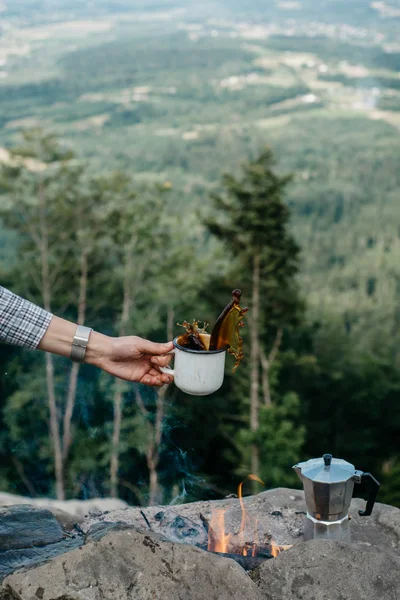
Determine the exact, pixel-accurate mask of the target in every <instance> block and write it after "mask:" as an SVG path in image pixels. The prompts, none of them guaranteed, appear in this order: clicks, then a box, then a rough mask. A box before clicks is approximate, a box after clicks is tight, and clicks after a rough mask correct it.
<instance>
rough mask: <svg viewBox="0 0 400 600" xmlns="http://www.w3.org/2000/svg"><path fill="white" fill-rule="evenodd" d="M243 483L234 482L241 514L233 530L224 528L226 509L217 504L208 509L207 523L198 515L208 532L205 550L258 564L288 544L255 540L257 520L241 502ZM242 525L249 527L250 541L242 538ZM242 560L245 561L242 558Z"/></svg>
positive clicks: (243, 530)
mask: <svg viewBox="0 0 400 600" xmlns="http://www.w3.org/2000/svg"><path fill="white" fill-rule="evenodd" d="M247 479H251V480H253V481H258V482H260V483H264V482H263V481H262V480H261V479H260V478H259V477H258V476H257V475H252V474H251V475H248V477H247ZM243 483H244V482H243V481H242V482H241V483H240V484H239V486H238V499H239V502H240V508H241V514H242V518H241V523H240V528H239V532H238V533H237V534H235V533H226V531H225V513H226V509H221V508H219V509H214V510H212V514H211V522H210V523H209V522H208V521H207V519H206V518H205V517H204V516H203V515H200V519H201V522H202V523H203V526H204V528H205V529H206V531H207V533H208V545H207V550H208V551H209V552H214V553H217V554H222V555H224V556H229V557H230V558H233V557H238V556H242V557H245V558H247V559H255V558H257V559H258V560H256V561H255V563H257V564H255V563H254V564H255V566H258V564H259V563H260V562H262V561H263V560H266V559H268V558H275V557H276V556H278V554H279V553H280V552H282V551H283V550H287V549H288V548H291V546H290V545H287V546H279V545H278V544H275V543H274V542H273V541H267V542H260V541H259V540H258V521H257V519H256V518H254V517H251V516H250V515H249V513H248V512H247V511H246V508H245V505H244V502H243V494H242V489H243ZM246 527H247V531H248V530H249V529H251V537H252V540H251V541H245V533H246ZM237 562H240V564H242V562H243V560H242V561H239V560H238V561H237ZM244 562H245V563H246V561H244ZM250 562H251V561H250ZM253 562H254V561H253ZM253 562H251V564H253ZM242 566H243V565H242ZM255 566H251V567H250V566H247V570H250V569H253V568H255Z"/></svg>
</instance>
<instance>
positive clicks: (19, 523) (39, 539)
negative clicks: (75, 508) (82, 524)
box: [0, 504, 83, 582]
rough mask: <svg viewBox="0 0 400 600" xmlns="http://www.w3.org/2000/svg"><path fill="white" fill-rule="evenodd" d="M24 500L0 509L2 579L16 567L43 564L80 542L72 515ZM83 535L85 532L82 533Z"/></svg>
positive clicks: (0, 573) (0, 567)
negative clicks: (19, 504)
mask: <svg viewBox="0 0 400 600" xmlns="http://www.w3.org/2000/svg"><path fill="white" fill-rule="evenodd" d="M57 515H58V517H56V516H55V515H54V514H53V513H52V512H51V511H49V510H47V509H44V508H36V507H32V506H28V505H26V504H23V505H22V506H18V505H17V506H8V507H6V508H1V509H0V582H1V580H2V578H3V577H5V576H6V575H7V574H9V573H12V572H13V571H15V569H19V568H22V567H28V566H33V565H36V564H40V563H42V562H44V561H45V560H48V559H50V558H52V557H54V556H57V555H58V554H63V553H64V552H68V551H69V550H71V549H72V548H75V547H76V546H77V545H78V544H79V543H82V542H81V541H80V540H79V532H77V531H76V532H75V533H73V531H74V525H73V524H72V523H71V516H70V515H69V514H68V513H63V512H62V511H57ZM81 537H83V536H81Z"/></svg>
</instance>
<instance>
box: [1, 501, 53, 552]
mask: <svg viewBox="0 0 400 600" xmlns="http://www.w3.org/2000/svg"><path fill="white" fill-rule="evenodd" d="M62 539H63V530H62V528H61V525H60V523H59V522H58V521H57V519H56V518H55V517H54V515H53V514H52V513H51V512H50V511H49V510H46V509H44V508H36V509H33V510H32V509H31V508H29V507H27V506H24V505H22V506H10V507H8V508H1V509H0V549H1V550H12V549H14V548H29V547H31V546H46V544H53V543H54V542H59V541H60V540H62Z"/></svg>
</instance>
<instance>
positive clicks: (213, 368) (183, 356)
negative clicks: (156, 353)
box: [158, 334, 228, 396]
mask: <svg viewBox="0 0 400 600" xmlns="http://www.w3.org/2000/svg"><path fill="white" fill-rule="evenodd" d="M202 337H203V339H204V338H205V337H208V338H209V337H210V336H209V335H208V334H207V335H205V334H202ZM177 339H178V338H177V337H176V338H175V339H174V341H173V344H174V346H175V348H174V349H173V350H171V354H174V355H175V359H174V360H175V365H174V369H171V368H170V367H158V368H159V369H160V371H161V372H162V373H166V374H167V375H172V376H173V378H174V383H175V385H176V387H178V388H179V389H180V390H182V392H185V393H186V394H191V395H192V396H208V395H209V394H212V393H213V392H216V391H217V390H219V388H220V387H221V385H222V383H223V381H224V370H225V357H226V351H227V349H228V346H226V347H225V348H222V349H221V350H190V349H189V348H184V347H183V346H180V345H179V344H178V343H177Z"/></svg>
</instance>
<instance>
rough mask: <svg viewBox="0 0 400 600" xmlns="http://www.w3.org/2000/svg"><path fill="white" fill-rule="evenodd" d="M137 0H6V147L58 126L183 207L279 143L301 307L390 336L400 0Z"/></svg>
mask: <svg viewBox="0 0 400 600" xmlns="http://www.w3.org/2000/svg"><path fill="white" fill-rule="evenodd" d="M131 4H132V3H131V2H128V1H122V0H121V1H119V2H106V1H98V2H96V3H89V2H88V3H82V2H78V1H75V2H69V3H68V7H67V8H65V3H63V2H61V1H56V0H54V1H53V2H44V1H43V2H42V1H40V0H36V1H35V0H31V1H28V0H24V1H22V0H21V1H15V0H13V2H11V0H9V1H6V2H2V3H1V6H2V8H3V13H2V20H1V24H0V31H1V37H0V126H1V130H0V144H1V145H3V146H4V145H8V144H11V143H13V142H14V141H15V139H16V137H17V135H18V132H19V131H20V130H21V129H23V128H30V127H36V126H40V127H44V128H46V129H50V130H52V131H54V132H56V133H57V134H59V135H60V136H61V137H62V138H63V139H64V140H65V141H66V142H67V143H69V144H70V145H71V146H73V147H74V148H75V149H76V150H77V152H78V153H80V154H81V155H82V156H84V157H87V158H88V159H90V161H91V163H92V164H93V168H94V169H98V170H100V169H108V168H114V167H122V168H125V169H127V170H129V171H131V172H132V173H134V174H137V176H138V177H140V178H142V179H149V180H154V179H158V178H161V179H163V180H164V179H168V180H171V181H172V182H173V184H174V190H175V191H174V197H173V198H174V201H175V202H179V203H180V205H181V206H182V210H189V211H192V210H193V209H195V208H196V207H197V206H198V205H199V204H200V203H203V202H204V200H205V199H207V197H208V194H209V191H210V189H212V188H213V187H215V186H217V185H218V182H219V180H220V176H221V173H222V172H223V171H235V170H237V168H238V166H239V165H240V164H241V163H242V162H244V160H246V158H248V157H249V156H250V157H251V156H254V155H255V154H256V153H257V152H258V151H259V149H260V148H261V147H262V146H264V145H266V144H269V145H271V146H272V148H273V149H274V151H275V153H276V156H277V159H278V162H279V168H280V169H282V170H283V171H292V170H293V171H295V172H296V179H295V183H294V184H293V185H292V187H291V190H290V195H289V197H288V202H289V204H290V206H291V208H292V211H293V230H294V232H295V235H296V237H297V240H298V242H299V244H300V245H301V247H302V249H303V268H302V276H301V277H302V286H303V291H304V294H305V296H306V298H307V301H308V305H309V318H310V319H323V318H324V315H325V314H326V313H327V312H329V313H330V315H331V317H335V318H336V319H337V324H338V326H339V327H340V328H343V329H344V330H345V331H346V332H347V333H349V334H351V336H352V339H353V340H354V342H355V343H357V344H359V345H360V346H361V347H362V348H364V349H367V348H374V347H375V346H376V347H380V345H381V341H382V336H385V338H386V339H387V340H392V341H393V342H395V341H396V339H397V340H398V339H399V327H398V324H399V322H400V309H399V297H400V265H399V261H398V258H397V257H398V256H399V249H400V228H399V225H398V224H399V223H400V204H399V184H400V170H399V168H398V165H399V160H400V136H399V130H400V43H399V40H398V37H396V28H397V30H398V27H399V25H400V2H399V1H398V0H397V1H394V0H391V1H390V2H389V3H386V2H367V1H364V0H348V1H344V0H336V1H328V0H327V1H323V2H319V3H318V7H315V4H316V3H315V2H313V1H312V0H302V1H297V0H294V1H283V0H282V1H280V2H274V3H269V4H271V5H272V6H271V8H269V9H265V7H264V5H265V2H261V0H252V1H251V2H249V3H246V8H244V3H243V2H239V1H238V0H235V1H233V2H229V3H228V2H227V1H225V2H222V1H219V2H217V1H214V2H207V3H202V5H201V7H200V6H198V5H196V6H194V5H193V3H192V2H184V1H181V2H179V1H173V0H164V1H162V0H159V1H157V2H156V1H153V2H151V1H150V0H149V1H147V2H146V1H142V2H135V7H136V8H135V9H134V10H133V9H132V8H131ZM0 248H1V245H0ZM393 347H394V344H393Z"/></svg>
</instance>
